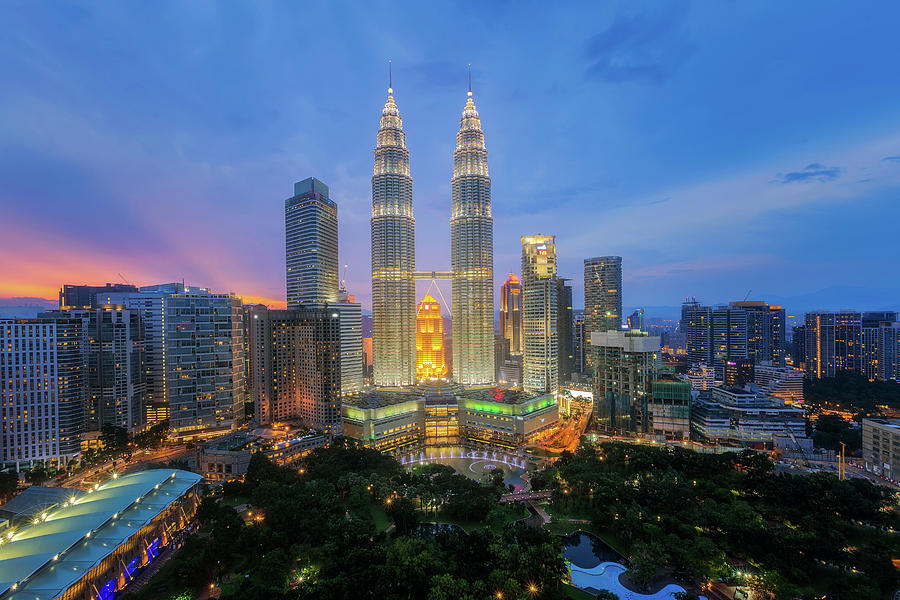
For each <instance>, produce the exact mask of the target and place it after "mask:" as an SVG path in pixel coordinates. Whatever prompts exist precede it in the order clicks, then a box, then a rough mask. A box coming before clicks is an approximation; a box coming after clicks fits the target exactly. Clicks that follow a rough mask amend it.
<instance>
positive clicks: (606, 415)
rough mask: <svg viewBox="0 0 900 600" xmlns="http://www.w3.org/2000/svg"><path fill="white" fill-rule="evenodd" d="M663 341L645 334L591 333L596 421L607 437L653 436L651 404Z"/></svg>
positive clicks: (629, 332) (619, 332) (619, 331)
mask: <svg viewBox="0 0 900 600" xmlns="http://www.w3.org/2000/svg"><path fill="white" fill-rule="evenodd" d="M659 350H660V339H659V337H658V336H648V335H647V334H646V333H644V332H632V331H622V330H618V331H612V330H611V331H595V332H592V333H591V354H592V357H593V365H594V419H595V422H596V423H597V427H598V428H599V430H600V431H602V432H605V433H650V431H651V430H650V409H649V403H650V399H651V396H652V392H653V389H652V385H653V381H654V380H655V379H656V377H657V373H658V371H659V364H660V353H659Z"/></svg>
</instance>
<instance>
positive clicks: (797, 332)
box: [791, 325, 806, 369]
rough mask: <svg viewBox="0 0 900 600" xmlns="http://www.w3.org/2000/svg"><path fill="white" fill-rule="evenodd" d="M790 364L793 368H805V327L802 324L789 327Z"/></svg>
mask: <svg viewBox="0 0 900 600" xmlns="http://www.w3.org/2000/svg"><path fill="white" fill-rule="evenodd" d="M791 364H792V365H793V366H794V368H795V369H804V368H806V328H805V327H804V326H803V325H795V326H794V327H792V328H791Z"/></svg>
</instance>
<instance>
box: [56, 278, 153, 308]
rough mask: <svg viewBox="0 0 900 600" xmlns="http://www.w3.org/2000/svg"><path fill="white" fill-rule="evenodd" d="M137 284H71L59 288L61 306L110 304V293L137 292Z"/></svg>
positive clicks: (79, 306)
mask: <svg viewBox="0 0 900 600" xmlns="http://www.w3.org/2000/svg"><path fill="white" fill-rule="evenodd" d="M136 291H138V289H137V286H134V285H131V284H130V283H107V284H106V285H69V284H66V285H64V286H62V289H61V290H59V307H60V308H86V307H90V306H99V305H101V304H110V301H109V295H110V294H120V293H123V292H136Z"/></svg>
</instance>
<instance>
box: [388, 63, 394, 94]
mask: <svg viewBox="0 0 900 600" xmlns="http://www.w3.org/2000/svg"><path fill="white" fill-rule="evenodd" d="M392 62H393V61H392V60H390V59H388V94H393V93H394V74H393V72H392V69H391V63H392Z"/></svg>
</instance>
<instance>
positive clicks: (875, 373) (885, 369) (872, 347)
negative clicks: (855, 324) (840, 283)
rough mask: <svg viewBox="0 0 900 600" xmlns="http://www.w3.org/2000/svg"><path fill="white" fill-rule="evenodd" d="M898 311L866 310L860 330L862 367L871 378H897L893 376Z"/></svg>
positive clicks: (895, 357) (863, 371)
mask: <svg viewBox="0 0 900 600" xmlns="http://www.w3.org/2000/svg"><path fill="white" fill-rule="evenodd" d="M897 327H900V324H898V323H897V313H896V312H894V311H877V312H864V313H863V315H862V322H861V330H860V331H861V332H860V351H859V355H860V369H861V370H862V373H863V374H864V375H865V376H866V377H868V378H869V379H896V375H895V376H893V377H892V376H891V373H892V372H893V371H894V368H893V367H892V364H895V363H896V360H897V355H896V342H895V341H893V339H892V337H895V336H896V334H893V336H892V332H894V331H896V328H897Z"/></svg>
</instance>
